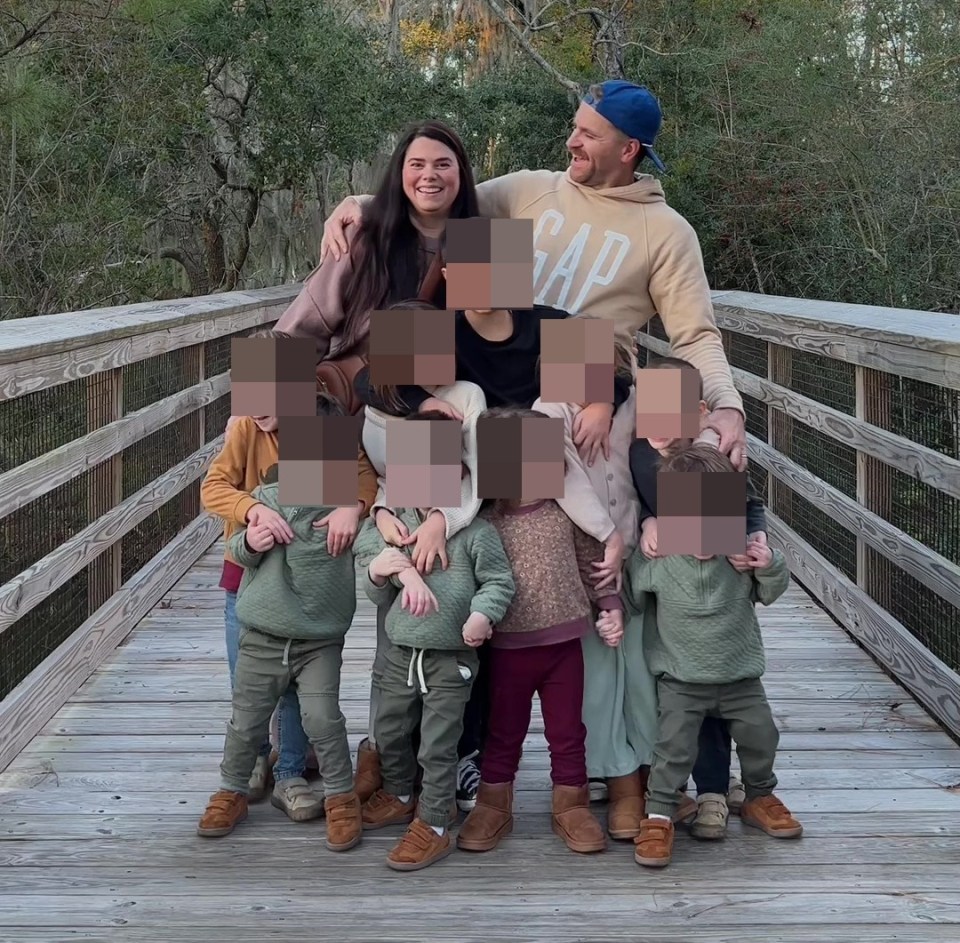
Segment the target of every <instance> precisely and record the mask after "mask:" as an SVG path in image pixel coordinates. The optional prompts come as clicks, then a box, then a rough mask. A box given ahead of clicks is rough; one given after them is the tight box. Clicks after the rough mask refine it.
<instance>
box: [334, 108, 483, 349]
mask: <svg viewBox="0 0 960 943" xmlns="http://www.w3.org/2000/svg"><path fill="white" fill-rule="evenodd" d="M417 138H430V139H431V140H433V141H438V142H439V143H440V144H443V145H444V146H446V147H448V148H450V150H451V151H453V154H454V156H455V157H456V160H457V167H458V170H459V172H460V191H459V192H458V193H457V198H456V199H455V200H454V201H453V205H452V206H451V207H450V213H449V218H451V219H465V218H466V217H468V216H479V215H480V207H479V204H478V203H477V190H476V185H475V184H474V180H473V169H472V168H471V167H470V161H469V160H468V159H467V152H466V149H465V148H464V146H463V142H462V141H461V140H460V138H459V136H458V135H457V133H456V132H455V131H454V130H453V129H452V128H449V127H447V125H445V124H443V123H442V122H440V121H422V122H420V123H419V124H416V125H414V126H413V127H411V128H409V129H408V130H407V132H406V134H404V136H403V139H402V140H401V141H400V143H399V144H398V145H397V146H396V148H395V149H394V151H393V155H392V156H391V158H390V163H389V164H388V166H387V170H386V172H385V173H384V175H383V180H382V181H381V183H380V187H379V188H378V190H377V192H376V194H375V195H374V197H373V199H372V200H371V201H370V203H369V204H367V206H366V207H365V208H364V211H363V220H362V222H361V223H360V231H359V232H358V233H357V237H356V241H355V242H354V246H353V248H352V249H351V253H352V255H353V274H352V275H351V276H350V279H349V281H348V283H347V285H346V287H345V289H344V313H345V314H346V329H345V331H344V338H343V346H344V348H347V347H351V346H353V345H354V344H355V343H356V342H357V340H359V332H360V330H361V325H360V322H361V319H362V315H363V314H364V313H365V312H367V311H375V310H377V309H382V308H384V307H386V306H388V305H389V304H390V303H391V302H395V301H398V300H399V299H401V298H415V297H416V296H417V294H418V293H419V290H420V281H421V279H422V277H423V274H424V273H423V272H422V271H421V257H420V233H419V232H418V231H417V229H416V227H415V226H414V225H413V223H412V222H411V221H410V201H409V200H408V199H407V195H406V194H405V193H404V192H403V164H404V161H405V160H406V156H407V149H408V148H409V147H410V145H411V144H412V143H413V141H415V140H416V139H417Z"/></svg>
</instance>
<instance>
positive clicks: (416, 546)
mask: <svg viewBox="0 0 960 943" xmlns="http://www.w3.org/2000/svg"><path fill="white" fill-rule="evenodd" d="M408 304H410V305H413V303H412V302H410V303H408ZM418 304H419V303H418ZM381 392H383V390H382V388H381ZM433 396H434V397H436V398H437V400H438V401H440V402H442V403H443V404H444V406H445V407H448V408H447V409H446V410H445V415H447V417H448V418H449V416H450V415H451V414H456V415H457V416H462V417H463V464H464V469H465V471H464V475H463V478H462V481H461V492H460V502H459V504H458V505H457V506H456V507H448V508H431V509H430V513H429V514H427V516H426V518H425V520H424V521H423V523H421V524H420V526H419V527H418V528H416V529H415V530H414V531H410V530H409V528H408V527H407V526H406V524H404V523H403V521H401V520H400V519H399V518H398V517H397V516H396V515H395V514H394V513H393V511H392V510H391V509H390V508H387V507H386V506H384V504H383V499H384V487H385V482H386V466H387V423H388V422H393V421H396V420H394V419H391V418H390V417H389V416H387V415H386V414H385V413H384V412H382V411H380V410H377V409H374V408H373V407H371V406H367V408H366V410H365V411H364V422H363V444H364V447H365V449H366V450H367V454H369V456H370V461H371V463H372V466H373V468H374V469H375V473H376V475H377V476H378V485H379V491H378V492H377V496H376V500H375V501H374V503H373V507H372V510H371V517H372V518H373V520H374V522H375V523H376V525H377V528H378V530H379V531H380V535H381V536H382V538H383V540H384V542H385V543H386V544H388V545H391V546H395V547H403V548H404V549H405V551H406V552H408V553H409V554H410V557H411V560H412V561H413V563H414V564H415V565H416V567H417V569H418V570H419V571H420V572H421V573H424V572H425V573H430V572H432V570H433V569H434V566H443V567H444V568H446V565H447V552H446V543H447V541H448V540H452V539H453V537H454V536H455V535H456V534H458V533H460V531H462V530H463V529H464V528H466V527H468V526H469V525H470V523H471V522H472V521H473V519H474V518H475V517H476V515H477V512H478V511H479V510H480V501H479V500H478V499H477V497H476V490H477V489H476V484H475V482H476V438H477V436H476V421H477V417H478V416H479V415H480V414H481V413H482V412H483V411H484V409H486V402H485V400H484V397H483V391H482V390H481V389H480V388H479V387H478V386H477V385H476V384H474V383H466V382H457V383H454V384H452V385H450V386H445V387H441V388H434V391H433ZM419 415H420V416H421V418H422V417H423V416H426V415H435V413H431V412H429V411H428V412H427V413H420V414H419ZM435 561H436V562H435ZM385 620H386V609H385V608H384V607H383V606H378V607H377V645H376V654H375V657H374V661H373V671H372V672H371V678H370V715H369V724H368V732H367V737H366V738H365V739H364V740H363V741H361V743H360V746H359V748H358V749H357V775H356V779H355V785H356V790H357V794H358V795H359V796H360V799H361V801H362V802H366V800H367V799H369V798H370V797H371V796H372V795H373V794H374V793H375V792H376V791H377V790H378V789H379V788H380V787H381V786H382V785H383V779H382V775H381V771H380V758H379V754H378V752H377V742H378V738H377V732H376V717H377V710H378V707H379V703H380V690H381V678H382V676H383V669H384V666H385V664H386V658H387V651H388V649H389V648H390V639H389V638H388V637H387V633H386V625H385ZM480 676H481V677H482V671H481V674H480ZM476 687H477V685H476V684H475V685H474V694H473V695H472V697H471V701H472V700H473V699H474V698H475V697H476ZM469 714H470V711H469V709H468V715H469ZM468 720H469V716H468ZM476 741H477V736H476V732H475V730H474V725H473V724H471V723H469V722H468V723H467V724H466V725H465V729H464V734H463V736H462V738H461V744H460V747H459V749H458V754H459V756H460V757H461V764H460V772H459V774H458V785H457V799H458V802H461V803H464V804H466V803H469V802H470V801H471V795H472V794H471V793H470V792H468V791H467V788H468V786H469V773H470V771H471V770H470V767H472V765H473V759H472V758H473V756H474V755H475V753H476V750H477V743H476ZM477 778H478V779H479V774H478V776H477ZM461 783H462V784H463V786H464V789H463V791H461ZM475 791H476V790H475V789H474V790H473V794H475ZM470 807H471V808H472V807H473V806H472V803H471V805H470Z"/></svg>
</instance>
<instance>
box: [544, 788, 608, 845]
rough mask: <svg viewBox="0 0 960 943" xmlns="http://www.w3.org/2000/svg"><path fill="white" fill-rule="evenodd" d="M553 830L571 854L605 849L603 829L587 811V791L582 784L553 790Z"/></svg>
mask: <svg viewBox="0 0 960 943" xmlns="http://www.w3.org/2000/svg"><path fill="white" fill-rule="evenodd" d="M553 830H554V832H555V833H556V834H557V835H559V836H560V837H561V838H562V839H563V840H564V841H565V842H566V844H567V847H568V848H569V849H570V850H571V851H577V852H580V853H581V854H586V853H588V852H591V851H603V850H604V849H605V848H606V847H607V837H606V835H604V834H603V828H602V827H601V825H600V823H599V822H598V821H597V819H596V817H595V816H594V815H593V813H592V812H591V811H590V789H589V787H588V786H587V784H586V783H584V784H583V785H582V786H554V787H553Z"/></svg>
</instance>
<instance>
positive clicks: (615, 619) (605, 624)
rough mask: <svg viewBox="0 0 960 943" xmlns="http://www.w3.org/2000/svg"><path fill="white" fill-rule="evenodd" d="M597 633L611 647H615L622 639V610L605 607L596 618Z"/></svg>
mask: <svg viewBox="0 0 960 943" xmlns="http://www.w3.org/2000/svg"><path fill="white" fill-rule="evenodd" d="M597 634H598V635H599V636H600V638H602V639H603V640H604V642H605V643H606V644H607V645H609V646H610V647H611V648H616V647H617V646H618V645H619V644H620V642H621V640H622V639H623V610H622V609H607V610H604V611H603V612H601V613H600V618H599V619H597Z"/></svg>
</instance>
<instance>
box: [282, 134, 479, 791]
mask: <svg viewBox="0 0 960 943" xmlns="http://www.w3.org/2000/svg"><path fill="white" fill-rule="evenodd" d="M478 215H479V208H478V205H477V193H476V188H475V184H474V179H473V170H472V169H471V167H470V162H469V160H468V158H467V154H466V150H465V148H464V146H463V143H462V142H461V140H460V138H459V137H458V136H457V134H456V133H455V132H454V131H453V130H452V129H450V128H449V127H447V126H446V125H445V124H442V123H441V122H439V121H424V122H421V123H419V124H417V125H414V126H413V127H412V128H410V129H409V130H408V131H407V132H406V134H405V135H404V136H403V138H402V140H401V141H400V142H399V144H397V146H396V148H395V149H394V152H393V155H392V156H391V158H390V162H389V164H388V165H387V169H386V172H385V173H384V176H383V180H382V181H381V184H380V187H379V188H378V190H377V192H376V195H375V196H374V197H373V199H372V200H371V201H370V202H369V203H368V204H367V205H366V206H365V207H364V210H363V218H362V220H361V223H360V228H359V232H358V233H357V237H356V239H355V240H354V242H353V244H352V245H351V247H350V251H349V253H347V254H345V255H343V256H342V257H341V258H340V259H339V260H336V259H334V258H333V257H332V256H328V257H327V258H326V259H325V260H324V262H323V263H322V264H321V265H320V266H319V267H318V268H317V269H316V270H315V271H314V272H312V273H311V274H310V276H309V277H308V278H307V280H306V281H305V282H304V286H303V289H302V290H301V292H300V294H299V295H298V296H297V298H296V300H295V301H294V302H293V304H292V305H291V306H290V307H289V308H288V309H287V310H286V311H285V312H284V313H283V315H282V316H281V318H280V320H279V321H278V322H277V325H276V327H277V329H278V330H282V331H286V332H287V333H289V334H292V335H294V336H298V337H312V338H314V340H315V341H316V345H317V354H318V357H319V359H320V361H321V363H320V365H319V366H318V373H319V372H320V371H321V369H322V368H323V364H324V362H326V361H333V360H338V361H345V359H346V358H357V360H359V361H363V360H365V359H366V354H367V348H368V342H369V332H370V312H371V311H377V310H383V309H386V308H389V307H390V306H391V305H394V304H396V303H397V302H399V301H401V300H402V299H408V298H414V297H417V296H418V295H419V297H420V298H421V299H422V300H423V301H431V302H433V303H434V304H435V305H436V306H437V307H440V308H443V307H444V306H445V303H446V291H445V283H444V280H443V278H442V277H441V276H440V271H439V269H440V265H439V261H440V257H439V253H440V241H441V237H442V235H443V232H444V229H445V227H446V222H447V220H448V219H450V218H456V219H462V218H466V217H470V216H478ZM435 263H436V264H435ZM425 281H426V282H428V284H425ZM434 286H435V287H434ZM424 296H426V297H424ZM356 362H357V361H356V360H355V361H354V363H355V364H356ZM364 425H365V427H367V426H369V425H370V422H369V421H366V422H365V423H364ZM374 438H376V436H375V435H374ZM368 440H370V435H369V433H367V432H365V434H364V445H365V447H366V449H367V450H368V453H369V456H370V459H371V461H372V463H373V465H374V467H375V468H376V469H377V472H378V474H379V475H380V476H382V475H383V473H384V468H383V464H384V463H385V453H386V446H385V442H383V443H379V445H380V446H382V447H381V448H378V443H377V442H376V441H372V440H370V441H368ZM437 516H438V515H431V517H430V518H428V520H427V521H426V522H425V523H424V525H423V526H422V527H421V528H420V529H419V530H418V531H417V532H416V533H415V534H412V535H410V536H411V538H416V537H420V538H422V539H421V540H419V541H417V550H418V551H420V552H421V553H422V552H424V551H425V550H432V548H433V547H434V546H435V545H436V544H437V543H438V542H440V541H442V540H443V538H444V536H445V533H444V528H443V527H442V523H443V522H442V521H439V522H438V521H437V520H436V518H437ZM438 527H439V529H438ZM420 531H422V532H423V533H422V534H421V533H420ZM354 535H355V527H354ZM351 541H352V536H351ZM421 543H422V544H423V545H424V546H423V547H421V546H420V544H421ZM433 555H434V553H433V552H431V553H430V556H431V557H432V556H433ZM384 618H385V611H383V610H380V609H378V610H377V649H378V653H377V657H376V658H375V662H374V672H373V676H372V678H371V690H370V724H369V737H368V739H367V740H365V741H364V742H363V743H361V744H360V748H359V750H358V754H357V781H356V789H357V793H358V794H359V796H360V799H361V801H366V799H368V798H369V797H370V795H372V794H373V792H374V791H375V790H376V789H377V788H378V787H379V785H380V774H379V765H380V764H379V757H378V755H377V752H376V733H375V730H374V718H375V716H376V710H377V704H378V702H379V696H380V691H379V677H380V672H379V671H378V667H379V666H380V665H382V661H383V654H384V652H385V646H386V645H388V644H389V642H388V640H387V638H386V633H385V629H384Z"/></svg>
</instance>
